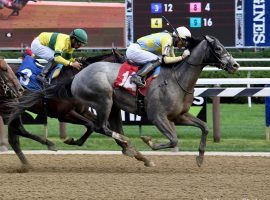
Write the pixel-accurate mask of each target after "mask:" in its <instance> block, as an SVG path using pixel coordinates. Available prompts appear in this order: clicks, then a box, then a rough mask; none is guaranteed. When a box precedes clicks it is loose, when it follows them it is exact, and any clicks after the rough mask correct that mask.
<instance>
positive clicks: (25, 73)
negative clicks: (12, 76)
mask: <svg viewBox="0 0 270 200" xmlns="http://www.w3.org/2000/svg"><path fill="white" fill-rule="evenodd" d="M42 68H43V66H42V65H41V64H40V63H39V62H38V61H37V60H35V59H34V58H33V57H31V56H28V55H27V56H25V58H24V60H23V62H22V64H21V66H20V67H19V69H18V71H17V73H16V75H17V77H18V79H19V81H20V83H21V85H22V86H23V87H25V88H27V89H29V90H32V91H39V90H41V89H42V85H41V83H40V82H39V81H37V80H36V76H37V75H38V74H40V73H41V71H42Z"/></svg>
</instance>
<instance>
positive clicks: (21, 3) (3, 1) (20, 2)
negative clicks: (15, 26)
mask: <svg viewBox="0 0 270 200" xmlns="http://www.w3.org/2000/svg"><path fill="white" fill-rule="evenodd" d="M29 1H34V2H37V0H0V5H2V6H4V7H6V8H8V9H11V10H12V12H11V13H10V15H9V16H8V17H10V16H19V11H20V10H22V9H23V8H24V7H25V6H26V4H27V3H28V2H29ZM1 8H2V7H1V6H0V9H1Z"/></svg>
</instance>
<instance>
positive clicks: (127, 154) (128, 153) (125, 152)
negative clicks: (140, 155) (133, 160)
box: [122, 148, 135, 157]
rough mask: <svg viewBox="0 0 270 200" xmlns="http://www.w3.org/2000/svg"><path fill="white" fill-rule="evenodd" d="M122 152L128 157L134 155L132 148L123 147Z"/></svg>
mask: <svg viewBox="0 0 270 200" xmlns="http://www.w3.org/2000/svg"><path fill="white" fill-rule="evenodd" d="M122 153H123V154H124V155H125V156H128V157H134V155H135V152H134V150H133V149H130V148H129V149H125V150H122Z"/></svg>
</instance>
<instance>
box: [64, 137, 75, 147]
mask: <svg viewBox="0 0 270 200" xmlns="http://www.w3.org/2000/svg"><path fill="white" fill-rule="evenodd" d="M64 143H65V144H68V145H75V140H74V138H68V139H66V140H65V141H64Z"/></svg>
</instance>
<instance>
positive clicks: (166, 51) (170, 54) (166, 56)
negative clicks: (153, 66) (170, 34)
mask: <svg viewBox="0 0 270 200" xmlns="http://www.w3.org/2000/svg"><path fill="white" fill-rule="evenodd" d="M162 58H163V61H164V63H165V64H171V63H176V62H180V61H181V60H183V57H182V56H175V54H174V49H173V47H172V46H170V45H167V46H166V47H164V48H163V51H162Z"/></svg>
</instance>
